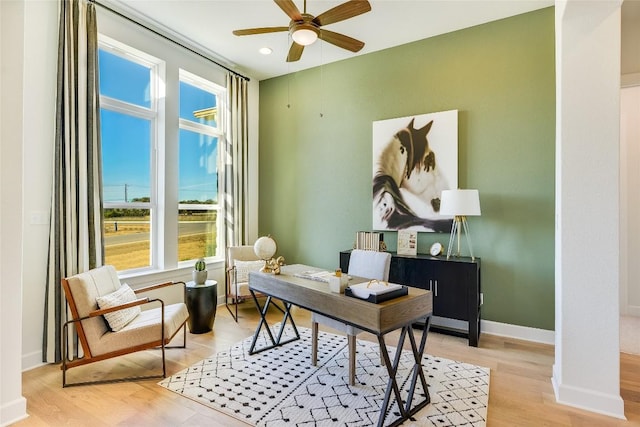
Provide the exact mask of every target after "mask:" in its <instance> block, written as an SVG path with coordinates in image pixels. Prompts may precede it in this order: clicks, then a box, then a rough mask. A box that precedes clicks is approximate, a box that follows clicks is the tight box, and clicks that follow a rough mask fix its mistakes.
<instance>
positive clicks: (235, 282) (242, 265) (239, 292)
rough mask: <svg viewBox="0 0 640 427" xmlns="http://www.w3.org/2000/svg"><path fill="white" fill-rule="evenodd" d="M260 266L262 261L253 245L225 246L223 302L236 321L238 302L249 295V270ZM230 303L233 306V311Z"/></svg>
mask: <svg viewBox="0 0 640 427" xmlns="http://www.w3.org/2000/svg"><path fill="white" fill-rule="evenodd" d="M262 267H264V261H263V260H261V259H260V258H258V256H257V255H256V253H255V251H254V249H253V246H249V245H245V246H230V247H229V248H227V274H226V279H225V300H224V303H225V306H226V307H227V310H229V313H231V316H233V318H234V320H235V321H236V322H237V321H238V304H239V303H241V302H243V301H244V300H245V299H248V298H250V297H251V294H250V293H249V272H250V271H259V270H260V269H261V268H262ZM229 301H231V304H229ZM230 305H233V306H234V310H233V311H232V310H231V307H230Z"/></svg>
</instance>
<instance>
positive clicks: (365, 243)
mask: <svg viewBox="0 0 640 427" xmlns="http://www.w3.org/2000/svg"><path fill="white" fill-rule="evenodd" d="M383 242H384V234H383V233H379V232H376V231H358V232H357V233H356V247H355V248H356V249H364V250H366V251H379V250H380V246H381V245H380V244H381V243H383Z"/></svg>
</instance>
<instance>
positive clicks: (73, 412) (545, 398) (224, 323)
mask: <svg viewBox="0 0 640 427" xmlns="http://www.w3.org/2000/svg"><path fill="white" fill-rule="evenodd" d="M241 307H242V309H241V310H240V311H241V314H240V316H241V318H240V320H239V322H238V323H235V322H234V321H233V318H232V317H231V316H230V315H229V313H228V312H227V310H226V309H225V307H224V306H222V307H218V313H217V316H216V320H215V325H214V330H213V332H209V333H206V334H199V335H193V334H187V349H186V350H183V349H171V350H167V360H168V362H167V374H168V375H172V374H174V373H176V372H178V371H180V370H181V369H183V368H186V367H188V366H190V365H191V364H193V363H196V362H197V361H199V360H201V359H203V358H205V357H207V356H209V355H211V354H213V353H216V352H218V351H221V350H224V349H226V348H228V347H229V346H230V345H231V344H233V343H236V342H238V341H240V340H242V339H243V338H245V337H248V336H250V335H251V334H252V333H253V331H254V329H255V327H256V326H257V322H258V319H259V317H258V315H257V312H256V310H255V307H254V306H253V305H252V304H251V305H250V304H249V303H245V304H242V305H241ZM270 317H271V316H270ZM276 318H277V316H276V315H275V314H274V315H273V319H276ZM294 318H295V319H296V323H297V324H298V325H299V326H305V327H309V324H310V316H309V313H308V312H307V311H305V310H302V309H294ZM394 338H395V337H390V339H389V344H395V342H394ZM358 339H373V336H372V335H370V336H367V334H361V335H359V336H358ZM426 351H427V352H428V353H430V354H433V355H437V356H442V357H446V358H449V359H454V360H460V361H464V362H468V363H473V364H476V365H482V366H486V367H489V368H491V385H490V394H489V410H488V422H487V425H488V426H489V427H494V426H496V427H498V426H505V427H506V426H509V427H513V426H604V427H608V426H640V356H631V355H627V354H621V357H620V361H621V381H620V385H621V394H622V397H623V399H624V400H625V415H626V417H627V420H626V421H625V420H619V419H616V418H611V417H606V416H602V415H598V414H594V413H591V412H587V411H583V410H579V409H574V408H570V407H567V406H563V405H559V404H557V403H556V402H555V398H554V393H553V388H552V386H551V380H550V378H551V369H552V365H553V362H554V353H553V347H552V346H549V345H543V344H536V343H531V342H526V341H520V340H515V339H509V338H501V337H496V336H491V335H482V336H481V339H480V346H479V347H478V348H473V347H468V346H467V342H466V340H465V339H462V338H456V337H451V336H446V335H440V334H436V333H431V334H430V335H429V338H428V341H427V350H426ZM159 361H160V359H159V351H146V352H141V353H137V354H135V355H128V356H124V357H120V358H117V359H114V360H111V361H105V362H99V363H95V364H92V365H88V366H84V367H78V368H74V369H72V370H70V371H69V376H70V377H71V378H70V380H71V381H74V380H76V379H80V380H86V379H88V378H92V379H100V378H104V377H108V376H110V375H122V374H124V375H127V374H129V375H139V374H142V372H140V371H141V369H140V368H141V367H149V368H155V369H156V370H157V369H158V368H159V367H160V366H161V365H160V363H159ZM594 369H597V367H596V366H594ZM156 383H157V380H146V381H139V382H127V383H116V384H107V385H92V386H81V387H70V388H65V389H63V388H62V387H61V371H60V369H59V366H53V365H48V366H42V367H39V368H37V369H33V370H30V371H28V372H25V373H24V374H23V396H24V397H25V398H26V399H27V412H28V413H29V418H27V419H25V420H23V421H21V422H19V423H17V424H15V425H16V426H19V427H28V426H61V425H71V426H92V427H98V426H113V425H122V426H245V424H243V423H241V422H239V421H237V420H235V419H233V418H230V417H227V416H225V415H224V414H221V413H219V412H217V411H214V410H212V409H210V408H208V407H205V406H204V405H201V404H198V403H196V402H193V401H191V400H190V399H187V398H184V397H181V396H179V395H178V394H175V393H172V392H170V391H168V390H166V389H164V388H163V387H160V386H158V385H157V384H156Z"/></svg>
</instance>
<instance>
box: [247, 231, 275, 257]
mask: <svg viewBox="0 0 640 427" xmlns="http://www.w3.org/2000/svg"><path fill="white" fill-rule="evenodd" d="M276 249H277V246H276V241H275V240H273V239H272V238H271V236H263V237H260V238H259V239H258V240H256V243H255V244H254V245H253V251H254V252H255V253H256V256H257V257H258V258H260V259H271V258H272V257H273V256H274V255H275V253H276Z"/></svg>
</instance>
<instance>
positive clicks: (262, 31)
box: [233, 27, 289, 36]
mask: <svg viewBox="0 0 640 427" xmlns="http://www.w3.org/2000/svg"><path fill="white" fill-rule="evenodd" d="M280 31H289V27H262V28H247V29H245V30H234V31H233V34H234V35H236V36H250V35H252V34H266V33H278V32H280Z"/></svg>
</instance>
